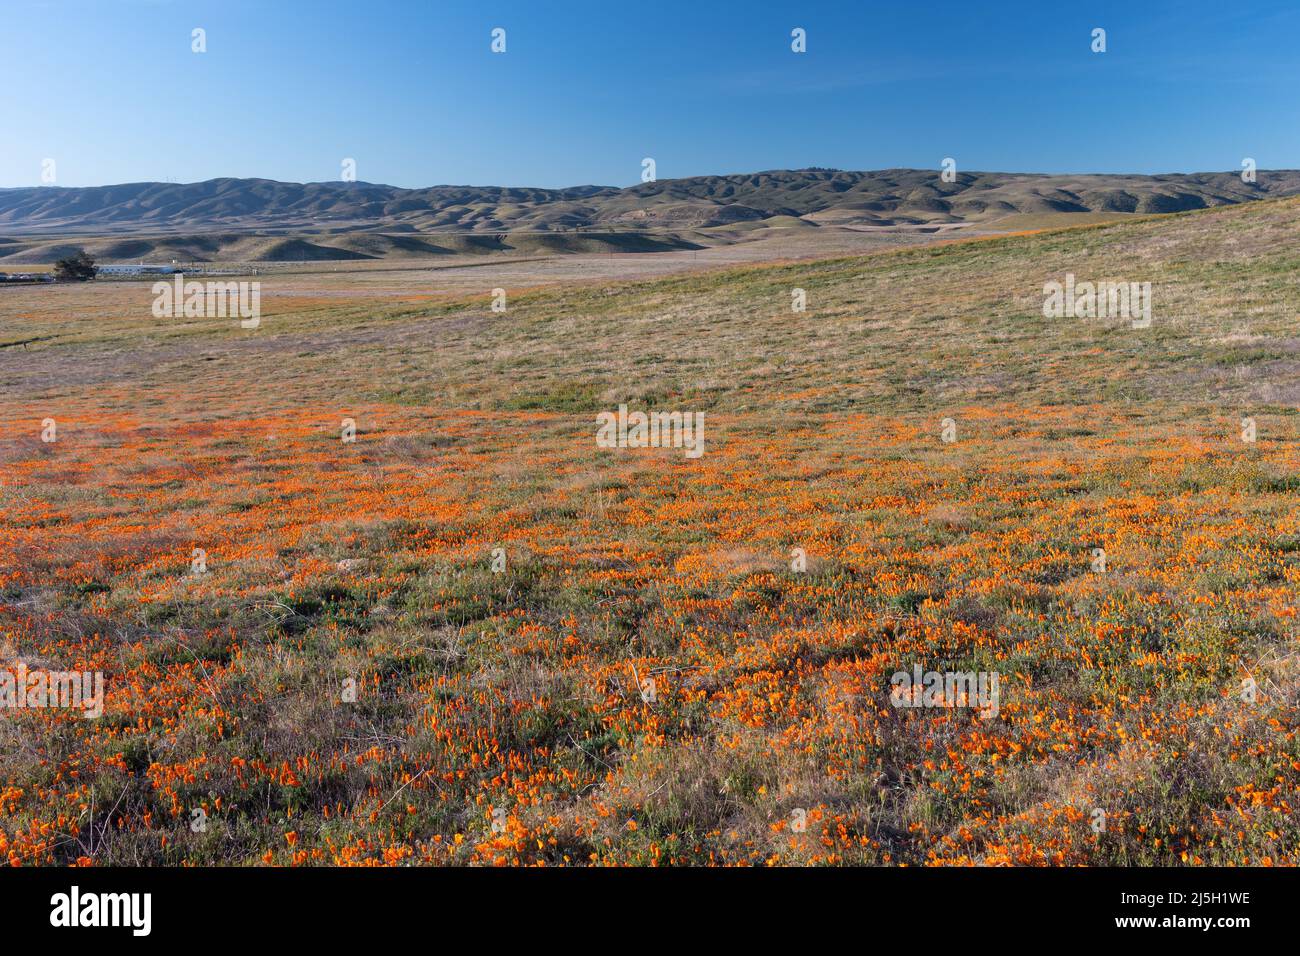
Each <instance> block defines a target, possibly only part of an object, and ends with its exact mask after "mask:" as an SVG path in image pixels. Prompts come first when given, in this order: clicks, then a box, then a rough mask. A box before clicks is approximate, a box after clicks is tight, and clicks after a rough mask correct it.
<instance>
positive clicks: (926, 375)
mask: <svg viewBox="0 0 1300 956" xmlns="http://www.w3.org/2000/svg"><path fill="white" fill-rule="evenodd" d="M1067 272H1069V273H1073V274H1076V275H1078V276H1081V277H1085V276H1086V277H1088V278H1090V279H1095V280H1099V281H1100V280H1105V279H1111V278H1114V279H1128V278H1140V279H1142V280H1143V281H1150V282H1151V283H1152V288H1153V298H1154V321H1153V322H1152V324H1151V327H1150V328H1144V329H1139V328H1133V327H1132V325H1131V324H1130V323H1129V322H1127V321H1112V320H1101V319H1091V320H1089V319H1048V318H1044V316H1043V311H1042V305H1043V286H1044V283H1045V282H1048V281H1052V280H1059V279H1061V278H1062V276H1063V275H1064V274H1066V273H1067ZM276 281H277V280H276V279H275V278H274V277H268V278H267V279H266V281H265V283H264V290H263V300H262V301H263V310H264V311H263V316H262V319H261V324H260V327H258V328H256V329H244V328H241V327H240V325H239V323H238V321H235V320H230V319H211V320H208V319H166V320H158V319H155V318H154V317H153V316H152V315H151V314H150V308H149V303H150V295H149V283H148V282H131V281H124V282H111V283H110V282H102V281H100V282H94V283H87V284H84V285H68V286H64V285H59V286H57V287H50V288H34V287H33V288H22V289H9V290H2V291H0V410H2V411H3V415H4V421H5V423H6V427H5V430H4V434H3V436H0V479H2V481H3V486H2V487H0V514H2V516H3V521H2V522H0V663H2V664H3V666H4V667H8V668H12V667H14V666H16V665H17V664H18V663H23V664H25V666H26V667H28V668H32V669H35V668H48V669H79V670H95V671H102V672H103V674H104V687H105V692H104V712H103V715H102V716H101V717H99V718H97V719H86V718H85V717H84V716H83V715H82V714H80V713H76V712H73V711H68V710H57V709H50V710H39V709H30V710H24V709H13V710H10V711H7V712H0V858H3V859H7V860H8V862H9V863H11V864H13V865H28V864H45V865H49V864H82V865H105V864H123V865H153V864H170V865H176V864H233V865H263V864H274V865H391V864H400V865H410V864H433V865H521V864H522V865H547V866H554V865H591V864H596V865H620V864H636V865H732V864H774V865H805V864H814V865H836V864H870V865H909V866H931V865H935V866H937V865H971V864H993V865H997V864H1043V865H1079V864H1084V865H1097V864H1111V865H1138V864H1156V865H1204V864H1256V865H1258V864H1264V865H1272V864H1295V863H1297V862H1300V822H1298V821H1297V819H1296V816H1295V812H1296V809H1297V799H1298V798H1297V790H1298V789H1300V740H1298V739H1297V730H1298V729H1300V711H1298V709H1297V708H1298V707H1300V700H1298V697H1297V694H1298V690H1300V658H1298V657H1297V643H1296V641H1297V606H1298V605H1300V471H1298V468H1300V412H1298V411H1297V408H1298V407H1300V318H1298V315H1300V203H1297V202H1296V201H1291V200H1283V201H1266V202H1258V203H1253V204H1249V205H1242V206H1232V207H1222V208H1218V209H1213V210H1208V211H1203V212H1196V213H1189V214H1180V215H1175V216H1166V217H1156V218H1149V219H1140V220H1136V219H1135V220H1131V221H1126V222H1122V223H1115V224H1109V225H1100V226H1090V227H1081V228H1075V229H1068V230H1058V231H1051V232H1040V233H1035V234H1027V235H1016V236H1010V237H1006V238H997V239H983V240H974V241H961V242H952V243H946V244H940V245H935V246H928V247H922V248H913V249H901V250H891V251H887V252H882V253H879V254H876V255H871V256H864V257H858V258H849V259H833V260H819V261H811V262H790V263H778V264H772V265H758V266H744V267H739V268H731V269H725V270H717V271H705V272H692V273H687V274H682V275H675V276H668V277H660V278H655V279H652V280H648V281H588V282H567V283H560V284H552V285H540V286H533V287H524V288H519V289H514V288H511V289H507V293H508V306H507V307H506V309H505V311H503V312H494V311H492V309H491V308H490V302H491V300H492V295H491V288H492V287H493V286H494V285H497V284H498V283H496V282H494V281H492V278H491V274H490V270H489V269H485V270H484V286H483V289H482V291H481V292H474V293H464V294H461V293H455V294H445V295H423V294H419V293H418V290H417V289H416V288H415V287H414V286H412V287H411V289H410V290H409V291H410V293H411V294H409V295H382V296H381V295H378V294H370V293H369V292H367V291H366V290H371V289H373V288H374V287H375V286H376V283H377V281H378V280H376V279H375V278H374V277H373V275H372V277H371V278H370V279H369V280H368V284H367V285H366V286H365V287H364V288H363V289H362V291H361V292H360V293H358V294H342V292H341V291H340V290H342V289H344V287H345V285H346V282H347V276H346V274H345V273H344V274H332V275H331V277H329V279H328V281H327V280H325V279H322V280H321V284H320V288H315V289H313V288H312V287H311V283H310V282H304V281H299V282H297V283H296V284H295V286H294V290H293V292H292V294H289V293H287V292H285V293H283V294H277V286H276ZM395 281H397V280H395ZM403 281H405V280H403ZM330 283H332V284H330ZM796 288H798V289H803V290H805V291H806V297H807V309H806V311H804V312H802V313H793V312H792V310H791V290H792V289H796ZM620 404H627V405H628V406H630V407H636V408H641V409H651V410H653V409H662V410H693V411H697V412H703V413H704V415H705V419H704V421H705V426H704V435H705V440H704V453H703V454H702V455H701V456H700V457H699V458H690V457H688V456H686V455H685V454H683V452H682V451H681V450H680V449H673V448H658V449H635V448H614V449H610V448H601V447H598V446H597V444H596V441H595V437H594V436H595V430H596V426H595V421H596V416H597V415H599V414H600V413H601V412H607V411H610V410H612V409H616V408H617V407H618V406H619V405H620ZM345 419H348V420H351V422H353V423H354V424H355V441H345V440H344V425H343V422H344V420H345ZM1247 419H1248V420H1249V421H1250V423H1251V426H1252V428H1253V430H1252V432H1251V437H1252V438H1253V439H1254V440H1247V439H1246V438H1245V434H1246V430H1247V425H1246V420H1247ZM47 420H52V421H53V422H54V423H55V428H56V437H55V438H54V440H46V439H45V437H44V436H43V431H45V430H47V428H48V426H46V425H45V422H46V421H47ZM945 420H948V422H949V426H947V427H949V429H950V431H949V435H948V437H950V438H951V439H952V440H944V439H943V438H941V433H942V432H943V430H944V428H945V427H946V426H945V425H944V424H943V423H944V422H945ZM1098 552H1100V553H1102V554H1104V560H1103V559H1099V557H1098ZM914 666H919V667H920V668H921V669H923V670H926V671H950V670H956V671H981V672H996V673H997V674H998V675H999V678H1000V680H999V695H1000V697H999V706H998V712H997V714H996V716H993V717H991V718H990V717H989V716H987V715H983V714H981V713H978V712H976V711H974V710H972V709H969V708H962V707H938V708H929V709H927V708H900V707H897V706H894V701H892V700H891V694H890V679H891V675H892V674H894V673H896V672H899V671H909V670H911V669H912V668H913V667H914ZM647 687H650V688H651V689H652V692H651V693H647V691H646V688H647ZM1099 821H1100V824H1099Z"/></svg>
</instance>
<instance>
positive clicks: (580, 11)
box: [0, 0, 1300, 186]
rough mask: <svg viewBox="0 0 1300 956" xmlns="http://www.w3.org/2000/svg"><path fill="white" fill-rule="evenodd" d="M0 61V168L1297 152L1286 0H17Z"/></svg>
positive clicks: (609, 181)
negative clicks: (804, 42)
mask: <svg viewBox="0 0 1300 956" xmlns="http://www.w3.org/2000/svg"><path fill="white" fill-rule="evenodd" d="M195 27H202V28H203V29H205V30H206V31H207V52H206V53H203V54H195V53H192V52H191V49H190V47H191V30H192V29H193V28H195ZM494 27H502V28H504V29H505V30H506V53H504V54H493V53H492V52H491V50H490V43H491V37H490V33H491V30H492V29H493V28H494ZM795 27H802V28H804V29H805V30H807V36H808V52H807V53H805V54H795V53H793V52H791V50H790V42H791V41H790V31H791V30H792V29H793V28H795ZM1094 27H1103V28H1105V29H1106V31H1107V48H1108V49H1107V52H1106V53H1104V54H1095V53H1093V52H1092V51H1091V49H1090V45H1091V31H1092V29H1093V28H1094ZM0 66H2V68H3V73H4V84H3V90H4V92H3V94H2V95H0V186H27V185H38V184H40V181H41V163H42V160H43V159H45V158H52V159H54V160H55V163H56V166H55V170H56V173H57V180H56V181H57V184H58V185H63V186H80V185H100V184H105V183H120V182H138V181H142V180H176V181H180V182H191V181H195V180H201V179H209V178H212V177H216V176H261V177H266V178H271V179H283V180H294V181H315V180H328V179H338V178H339V176H340V168H341V167H340V164H341V162H342V160H343V159H344V158H345V157H352V158H355V160H356V162H357V177H358V178H359V179H362V180H366V181H369V182H381V183H391V184H394V185H399V186H425V185H434V184H441V183H457V184H474V185H486V184H496V185H533V186H564V185H575V184H582V183H599V184H603V185H628V184H631V183H634V182H637V181H638V180H639V178H640V172H641V165H640V164H641V159H642V158H643V157H646V156H650V157H654V159H655V160H656V163H657V167H658V175H659V178H660V179H665V178H672V177H678V176H690V175H699V174H710V173H733V172H750V171H755V170H762V169H775V168H786V167H800V166H835V167H839V168H843V169H879V168H886V167H893V166H914V167H922V168H935V167H938V165H939V164H940V162H941V160H942V159H943V158H944V157H946V156H952V157H954V158H956V160H957V164H958V168H959V169H961V170H999V171H1032V172H1142V173H1155V172H1187V171H1207V170H1237V169H1239V168H1240V164H1241V160H1242V158H1243V157H1246V156H1250V157H1253V158H1255V159H1256V160H1257V162H1258V164H1259V167H1260V168H1261V169H1266V168H1294V167H1300V96H1298V95H1297V91H1300V3H1297V2H1296V0H1289V2H1281V0H1263V2H1251V3H1246V2H1225V0H1215V2H1205V0H1181V2H1169V3H1166V2H1162V0H1126V2H1123V3H1084V2H1068V3H1067V2H1057V0H1033V2H1021V0H1012V2H1003V3H977V2H969V0H967V2H948V0H904V2H888V3H883V2H875V0H842V2H839V3H829V2H815V0H813V2H810V0H800V2H775V0H743V2H742V0H720V2H711V0H690V2H682V0H600V2H597V0H519V2H508V3H507V2H500V3H498V2H489V0H44V2H40V0H4V4H3V7H2V8H0Z"/></svg>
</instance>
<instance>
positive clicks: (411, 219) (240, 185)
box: [0, 169, 1300, 236]
mask: <svg viewBox="0 0 1300 956" xmlns="http://www.w3.org/2000/svg"><path fill="white" fill-rule="evenodd" d="M1295 193H1300V171H1294V170H1283V171H1272V172H1270V171H1263V172H1260V173H1259V175H1258V182H1256V183H1243V182H1242V181H1241V178H1240V176H1238V175H1236V174H1234V173H1193V174H1171V175H1163V176H1138V175H1077V176H1076V175H1029V174H1019V173H959V174H958V175H957V177H956V180H955V181H954V182H951V183H945V182H943V181H941V179H940V176H939V174H938V172H937V171H935V170H919V169H891V170H879V171H872V172H844V171H839V170H829V169H801V170H778V171H773V172H761V173H753V174H746V175H734V176H694V177H690V178H687V179H671V180H660V181H657V182H651V183H642V184H639V185H636V186H631V187H628V188H624V189H619V188H615V187H611V186H575V187H572V188H569V189H530V188H516V187H500V186H431V187H428V188H424V189H401V188H398V187H395V186H383V185H375V184H372V183H344V182H330V183H282V182H274V181H271V180H266V179H213V180H209V181H207V182H201V183H186V184H174V183H130V184H125V185H119V186H93V187H86V188H61V187H49V186H43V187H32V188H20V189H0V232H2V233H4V234H6V235H10V236H18V235H40V234H44V235H59V234H63V235H69V234H87V233H113V234H128V233H129V234H148V235H163V234H174V233H190V232H196V231H202V232H210V231H214V230H232V231H239V232H249V231H258V232H277V231H278V232H291V233H302V232H316V231H319V232H325V233H329V232H356V231H382V232H390V233H391V232H506V231H530V232H567V231H576V230H596V231H606V230H610V229H635V230H639V231H646V230H668V231H674V230H682V229H709V228H719V227H723V228H725V227H731V226H735V225H737V224H743V223H754V222H762V221H766V220H771V219H774V218H786V219H800V220H803V221H805V222H807V223H810V224H814V225H821V224H834V225H839V226H859V227H882V226H884V227H896V226H906V225H912V226H918V225H932V224H936V223H961V222H989V221H995V220H998V219H1002V218H1005V217H1007V216H1013V215H1017V214H1042V213H1089V212H1091V213H1098V212H1101V213H1166V212H1180V211H1185V210H1189V209H1202V208H1206V207H1209V206H1220V205H1225V204H1232V203H1239V202H1246V201H1249V200H1253V199H1260V198H1263V197H1266V196H1273V197H1276V196H1285V195H1292V194H1295Z"/></svg>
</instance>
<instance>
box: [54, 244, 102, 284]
mask: <svg viewBox="0 0 1300 956" xmlns="http://www.w3.org/2000/svg"><path fill="white" fill-rule="evenodd" d="M54 278H56V279H58V280H59V281H60V282H85V281H86V280H87V279H93V278H95V260H94V259H92V258H90V255H89V254H88V253H87V252H86V250H85V249H79V250H78V251H77V252H75V253H73V254H72V255H70V256H66V257H64V258H62V259H60V260H59V261H58V262H56V263H54Z"/></svg>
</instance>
